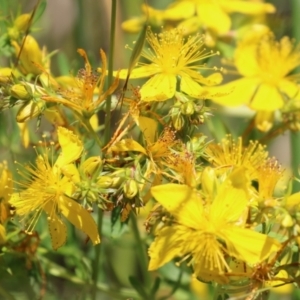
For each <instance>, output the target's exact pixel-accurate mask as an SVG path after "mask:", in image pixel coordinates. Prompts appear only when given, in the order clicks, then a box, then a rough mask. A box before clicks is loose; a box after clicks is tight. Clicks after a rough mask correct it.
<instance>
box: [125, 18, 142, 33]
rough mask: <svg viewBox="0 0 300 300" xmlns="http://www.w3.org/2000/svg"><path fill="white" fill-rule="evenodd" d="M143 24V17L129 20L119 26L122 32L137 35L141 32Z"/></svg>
mask: <svg viewBox="0 0 300 300" xmlns="http://www.w3.org/2000/svg"><path fill="white" fill-rule="evenodd" d="M145 22H146V18H145V17H137V18H132V19H130V20H126V21H124V22H123V23H122V24H121V27H122V29H123V30H124V31H127V32H130V33H138V32H140V31H141V30H142V28H143V26H144V24H145Z"/></svg>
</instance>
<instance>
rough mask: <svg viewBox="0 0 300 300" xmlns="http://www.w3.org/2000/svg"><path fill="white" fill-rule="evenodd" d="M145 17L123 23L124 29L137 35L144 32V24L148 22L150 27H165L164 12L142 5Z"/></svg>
mask: <svg viewBox="0 0 300 300" xmlns="http://www.w3.org/2000/svg"><path fill="white" fill-rule="evenodd" d="M142 11H143V16H141V17H136V18H132V19H129V20H127V21H125V22H123V23H122V29H123V30H125V31H127V32H131V33H137V32H139V31H141V30H142V28H143V26H144V24H145V23H146V22H147V24H149V25H150V26H155V27H160V26H162V25H163V16H164V11H163V10H158V9H155V8H152V7H150V6H149V5H146V4H142Z"/></svg>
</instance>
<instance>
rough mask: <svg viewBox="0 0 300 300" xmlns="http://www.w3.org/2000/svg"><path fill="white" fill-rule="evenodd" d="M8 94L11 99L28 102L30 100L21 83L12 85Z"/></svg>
mask: <svg viewBox="0 0 300 300" xmlns="http://www.w3.org/2000/svg"><path fill="white" fill-rule="evenodd" d="M10 94H11V95H12V96H13V97H15V98H17V99H21V100H29V99H30V98H32V97H31V95H30V94H29V93H28V91H27V89H26V87H25V86H24V85H23V84H21V83H17V84H14V85H13V86H12V87H11V89H10Z"/></svg>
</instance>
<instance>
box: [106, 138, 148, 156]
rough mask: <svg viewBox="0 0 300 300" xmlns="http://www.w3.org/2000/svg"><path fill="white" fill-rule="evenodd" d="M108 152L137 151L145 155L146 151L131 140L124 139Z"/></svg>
mask: <svg viewBox="0 0 300 300" xmlns="http://www.w3.org/2000/svg"><path fill="white" fill-rule="evenodd" d="M109 151H115V152H123V151H137V152H141V153H144V154H145V155H147V151H146V150H145V148H144V147H142V146H141V145H140V144H139V143H138V142H136V141H135V140H132V139H124V140H121V141H119V142H117V143H115V144H114V145H113V146H111V147H110V148H109Z"/></svg>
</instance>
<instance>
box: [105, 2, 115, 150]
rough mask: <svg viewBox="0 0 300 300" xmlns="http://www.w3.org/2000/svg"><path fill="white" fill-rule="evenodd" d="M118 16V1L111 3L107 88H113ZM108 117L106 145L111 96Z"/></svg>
mask: <svg viewBox="0 0 300 300" xmlns="http://www.w3.org/2000/svg"><path fill="white" fill-rule="evenodd" d="M116 15H117V0H112V3H111V23H110V37H109V42H110V43H109V60H108V79H107V87H109V86H111V83H112V79H113V61H114V49H115V32H116ZM105 112H106V116H105V131H104V143H105V144H107V143H108V142H109V140H110V137H111V130H110V126H111V95H109V96H108V97H107V99H106V110H105Z"/></svg>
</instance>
